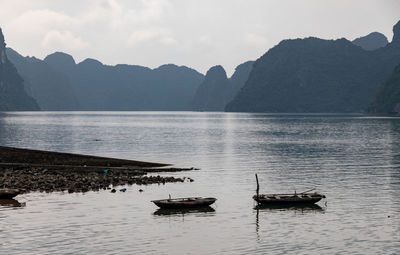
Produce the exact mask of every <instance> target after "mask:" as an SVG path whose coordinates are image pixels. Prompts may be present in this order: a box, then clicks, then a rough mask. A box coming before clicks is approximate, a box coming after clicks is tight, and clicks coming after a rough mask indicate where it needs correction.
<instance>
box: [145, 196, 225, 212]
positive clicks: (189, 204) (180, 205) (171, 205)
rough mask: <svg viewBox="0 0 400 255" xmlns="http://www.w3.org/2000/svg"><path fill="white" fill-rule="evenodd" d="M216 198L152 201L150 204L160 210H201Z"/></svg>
mask: <svg viewBox="0 0 400 255" xmlns="http://www.w3.org/2000/svg"><path fill="white" fill-rule="evenodd" d="M216 200H217V199H216V198H212V197H209V198H178V199H162V200H153V201H152V202H153V203H154V204H155V205H156V206H158V207H160V208H162V209H189V208H203V207H208V206H210V205H212V204H213V203H214V202H215V201H216Z"/></svg>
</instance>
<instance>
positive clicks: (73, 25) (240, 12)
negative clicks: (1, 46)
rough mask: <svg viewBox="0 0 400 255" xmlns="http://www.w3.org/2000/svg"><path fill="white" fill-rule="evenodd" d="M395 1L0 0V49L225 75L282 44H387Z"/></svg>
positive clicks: (399, 16)
mask: <svg viewBox="0 0 400 255" xmlns="http://www.w3.org/2000/svg"><path fill="white" fill-rule="evenodd" d="M399 20H400V1H399V0H332V1H328V0H326V1H325V0H304V1H303V0H276V1H269V0H68V1H67V0H65V1H64V0H34V1H33V0H14V1H10V0H0V27H2V28H3V32H4V34H5V38H6V42H7V44H8V46H9V47H12V48H14V49H15V50H17V51H18V52H19V53H21V54H22V55H24V56H25V55H29V56H36V57H38V58H44V57H45V56H46V55H48V54H50V53H53V52H54V51H63V52H66V53H69V54H71V55H72V56H73V57H74V58H75V60H76V61H77V62H80V61H82V60H84V59H85V58H88V57H90V58H95V59H98V60H100V61H101V62H103V63H104V64H110V65H114V64H117V63H124V64H137V65H144V66H149V67H157V66H159V65H162V64H166V63H174V64H177V65H186V66H189V67H192V68H195V69H196V70H198V71H200V72H202V73H205V72H206V71H207V70H208V69H209V68H210V67H211V66H214V65H217V64H220V65H222V66H224V68H225V69H226V70H227V73H228V74H229V75H231V74H232V72H233V70H234V68H235V67H236V66H237V65H238V64H240V63H242V62H245V61H247V60H255V59H257V58H258V57H260V56H261V55H262V54H264V53H265V52H266V51H267V50H268V49H269V48H271V47H273V46H274V45H276V44H277V43H278V42H279V41H281V40H282V39H288V38H299V37H300V38H303V37H308V36H315V37H320V38H324V39H335V38H341V37H345V38H347V39H350V40H353V39H355V38H357V37H360V36H364V35H366V34H368V33H370V32H373V31H378V32H381V33H383V34H385V35H386V36H387V37H388V39H389V41H390V40H391V39H392V36H393V34H392V27H393V25H394V24H395V23H396V22H397V21H399Z"/></svg>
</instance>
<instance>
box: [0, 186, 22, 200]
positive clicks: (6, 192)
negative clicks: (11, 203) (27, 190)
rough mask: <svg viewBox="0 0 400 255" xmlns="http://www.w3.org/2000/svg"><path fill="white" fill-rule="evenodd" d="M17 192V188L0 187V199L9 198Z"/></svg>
mask: <svg viewBox="0 0 400 255" xmlns="http://www.w3.org/2000/svg"><path fill="white" fill-rule="evenodd" d="M18 194H19V190H18V189H7V188H4V189H0V199H11V198H13V197H15V196H17V195H18Z"/></svg>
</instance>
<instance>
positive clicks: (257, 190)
mask: <svg viewBox="0 0 400 255" xmlns="http://www.w3.org/2000/svg"><path fill="white" fill-rule="evenodd" d="M256 181H257V189H256V195H257V198H258V193H259V191H260V184H258V176H257V174H256Z"/></svg>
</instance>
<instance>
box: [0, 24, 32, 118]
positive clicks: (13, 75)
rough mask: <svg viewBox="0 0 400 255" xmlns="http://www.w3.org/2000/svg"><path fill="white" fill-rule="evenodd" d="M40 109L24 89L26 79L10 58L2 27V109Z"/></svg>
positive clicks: (0, 39) (0, 60)
mask: <svg viewBox="0 0 400 255" xmlns="http://www.w3.org/2000/svg"><path fill="white" fill-rule="evenodd" d="M31 110H39V107H38V105H37V103H36V101H35V100H34V99H33V98H32V97H30V96H29V95H28V94H27V93H26V91H25V89H24V80H23V79H22V77H21V76H20V75H19V74H18V72H17V69H16V68H15V67H14V65H13V64H12V63H11V62H10V61H9V60H8V58H7V54H6V44H5V42H4V36H3V31H2V30H1V28H0V111H31Z"/></svg>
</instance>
